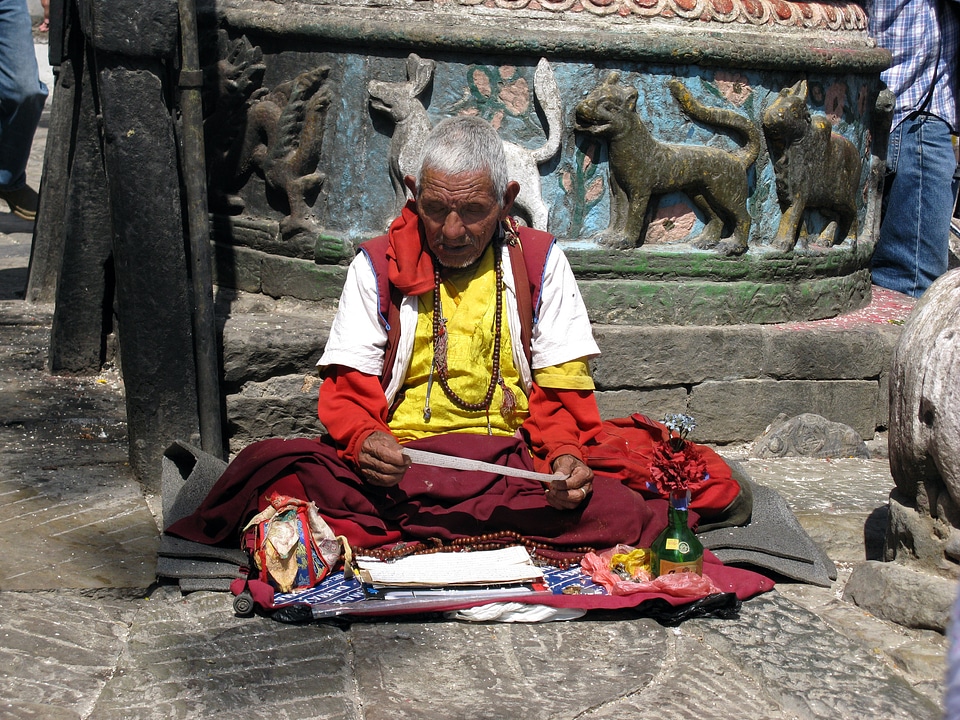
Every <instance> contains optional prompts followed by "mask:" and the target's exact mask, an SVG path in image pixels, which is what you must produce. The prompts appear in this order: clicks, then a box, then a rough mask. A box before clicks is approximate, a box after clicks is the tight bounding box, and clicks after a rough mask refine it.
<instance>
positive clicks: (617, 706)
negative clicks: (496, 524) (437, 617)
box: [0, 232, 945, 720]
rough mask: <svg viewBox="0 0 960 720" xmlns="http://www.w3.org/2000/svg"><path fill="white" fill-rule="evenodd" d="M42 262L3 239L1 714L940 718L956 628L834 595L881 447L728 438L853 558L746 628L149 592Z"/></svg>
mask: <svg viewBox="0 0 960 720" xmlns="http://www.w3.org/2000/svg"><path fill="white" fill-rule="evenodd" d="M28 256H29V234H26V235H25V234H23V233H16V232H15V233H3V234H0V336H2V337H0V357H2V365H0V381H2V385H0V418H2V423H0V497H2V498H3V503H2V505H0V521H2V522H0V698H2V699H0V717H9V718H77V717H81V718H216V717H230V718H237V717H260V716H261V715H263V714H266V713H267V712H269V714H270V715H272V716H273V717H276V718H287V717H289V718H294V717H298V718H303V717H316V718H344V719H350V720H353V719H359V718H366V719H367V720H376V719H378V718H445V719H451V718H453V719H456V718H464V719H467V718H478V719H480V718H484V719H486V718H515V717H520V716H524V717H528V718H531V719H533V718H596V719H599V718H648V717H649V718H654V717H656V718H660V717H699V718H704V719H705V720H709V719H711V718H718V719H719V718H770V719H774V718H863V717H875V718H900V717H903V718H911V719H916V718H937V717H940V716H941V710H940V708H939V703H940V696H941V694H942V688H943V682H942V676H943V657H944V650H945V648H944V639H943V637H942V636H941V635H940V634H938V633H935V632H924V631H916V630H907V629H905V628H902V627H900V626H898V625H894V624H891V623H888V622H885V621H882V620H879V619H876V618H873V617H871V616H870V615H868V614H867V613H865V612H864V611H862V610H860V609H859V608H857V607H856V606H854V605H851V604H849V603H847V602H844V601H843V600H841V599H840V595H841V592H842V587H843V582H844V580H845V579H846V577H848V576H849V573H850V570H851V569H852V568H853V567H854V566H855V565H856V564H857V563H860V562H863V561H864V560H865V559H866V558H867V557H868V556H869V553H870V552H873V551H871V549H870V546H871V542H870V532H869V527H870V523H871V518H875V517H876V515H877V513H878V512H882V509H883V507H884V505H885V503H886V496H887V493H888V492H889V490H890V488H891V487H892V480H891V479H890V476H889V471H888V469H887V463H886V460H885V459H883V458H882V457H880V458H878V459H874V460H854V459H845V460H834V461H820V460H797V459H794V460H777V461H771V460H757V459H751V458H749V456H748V454H747V453H746V452H745V449H740V453H739V454H738V453H737V452H736V450H734V449H727V452H728V455H731V456H733V457H738V459H740V460H741V462H742V463H743V464H744V466H745V468H746V469H747V471H748V472H749V473H750V474H751V475H752V476H753V477H754V479H755V480H757V481H758V482H761V483H763V484H766V485H769V486H771V487H773V488H775V489H777V490H778V491H779V492H780V493H781V494H782V495H783V496H784V498H785V499H786V500H787V501H788V502H789V504H790V505H791V507H792V508H793V510H794V512H795V513H796V514H797V517H798V518H799V519H800V521H801V523H802V524H803V525H804V527H805V528H806V529H807V531H808V532H809V533H810V535H811V536H812V537H814V538H815V539H816V540H817V541H818V542H819V543H820V544H821V546H822V547H823V548H824V549H825V550H826V551H827V552H828V554H829V555H830V556H831V558H832V559H833V560H834V561H835V562H836V563H837V566H838V569H839V579H838V580H837V582H836V583H834V585H833V587H830V588H819V587H814V586H810V585H802V584H796V583H789V582H781V583H780V584H779V585H778V586H777V589H776V590H774V591H773V592H771V593H767V594H765V595H762V596H760V597H757V598H754V599H752V600H749V601H747V602H746V603H744V605H743V608H742V610H741V613H740V616H739V618H737V619H734V620H716V619H695V620H689V621H686V622H684V623H683V624H681V625H680V626H679V627H676V628H668V627H663V626H661V625H659V624H658V623H656V622H654V621H653V620H651V619H649V618H638V617H632V616H630V615H629V614H628V613H610V614H598V615H588V616H587V618H586V619H583V620H580V621H574V622H564V623H551V624H540V625H506V624H499V625H498V624H492V625H474V624H467V623H457V622H446V621H444V622H437V621H425V620H422V619H410V620H399V621H390V622H364V623H356V624H353V625H352V626H350V627H348V628H346V629H341V628H340V627H335V626H332V625H321V624H313V625H305V626H289V625H283V624H280V623H277V622H274V621H272V620H269V619H266V618H253V619H242V618H237V617H235V616H234V614H233V611H232V607H231V598H230V597H229V596H227V595H224V594H217V593H193V594H190V595H186V596H182V595H181V594H180V592H179V590H178V589H177V588H175V587H173V586H154V580H155V562H156V548H157V542H158V521H157V518H156V508H157V507H158V506H159V502H158V498H156V497H152V496H148V495H144V493H143V492H142V491H141V489H140V487H139V485H138V484H137V483H136V482H135V480H134V479H133V478H132V476H131V474H130V471H129V468H128V466H127V463H126V435H125V423H124V414H123V412H124V411H123V397H122V392H123V387H122V383H121V381H120V379H119V376H118V375H117V373H116V372H115V371H111V370H107V371H105V372H103V373H101V374H100V375H99V376H97V377H88V378H77V377H64V376H51V375H49V374H48V373H47V372H46V370H45V355H46V347H47V341H48V333H49V325H50V320H51V313H52V307H50V306H46V305H28V304H25V303H24V302H23V301H22V300H21V299H18V298H17V295H18V294H20V295H22V290H23V281H24V280H25V277H26V263H27V259H28ZM18 288H19V289H18ZM880 446H881V447H882V443H880ZM865 538H866V540H865ZM267 709H268V710H267Z"/></svg>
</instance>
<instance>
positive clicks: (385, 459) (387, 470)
mask: <svg viewBox="0 0 960 720" xmlns="http://www.w3.org/2000/svg"><path fill="white" fill-rule="evenodd" d="M357 464H358V465H359V466H360V474H361V475H363V477H364V479H365V480H366V481H367V482H369V483H370V484H371V485H379V486H380V487H393V486H394V485H396V484H397V483H399V482H400V481H401V480H403V476H404V474H405V473H406V472H407V468H408V467H410V458H408V457H407V456H406V455H404V454H403V449H402V448H401V447H400V443H398V442H397V439H396V438H395V437H393V435H391V434H390V433H385V432H382V431H377V432H373V433H370V435H369V437H367V439H366V440H364V441H363V445H361V446H360V455H359V456H358V457H357Z"/></svg>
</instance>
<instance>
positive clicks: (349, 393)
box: [317, 365, 390, 464]
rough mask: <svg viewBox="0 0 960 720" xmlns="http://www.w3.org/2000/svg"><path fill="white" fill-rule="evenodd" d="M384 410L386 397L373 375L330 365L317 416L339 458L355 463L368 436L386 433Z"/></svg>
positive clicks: (322, 388)
mask: <svg viewBox="0 0 960 720" xmlns="http://www.w3.org/2000/svg"><path fill="white" fill-rule="evenodd" d="M387 411H388V408H387V398H386V396H385V395H384V394H383V388H381V387H380V379H379V378H378V377H376V376H375V375H367V374H366V373H362V372H360V371H359V370H354V369H353V368H348V367H344V366H343V365H333V366H331V367H330V368H329V369H328V370H327V371H326V373H325V374H324V377H323V382H322V383H321V385H320V402H319V405H318V407H317V415H318V416H319V417H320V422H322V423H323V426H324V427H325V428H326V429H327V432H328V433H329V434H330V437H332V438H333V439H334V441H335V442H336V443H337V447H338V448H339V452H340V457H342V458H343V459H345V460H347V461H349V462H352V463H354V464H356V462H357V455H358V454H359V452H360V447H361V446H362V445H363V441H364V440H366V439H367V437H368V436H369V435H370V433H372V432H376V431H377V430H380V431H382V432H386V433H389V432H390V428H389V427H388V426H387Z"/></svg>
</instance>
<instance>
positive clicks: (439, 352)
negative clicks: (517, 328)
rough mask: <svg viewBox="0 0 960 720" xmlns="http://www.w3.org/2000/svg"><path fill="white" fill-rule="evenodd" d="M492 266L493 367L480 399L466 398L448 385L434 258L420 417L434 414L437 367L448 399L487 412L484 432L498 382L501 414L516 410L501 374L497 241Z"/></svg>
mask: <svg viewBox="0 0 960 720" xmlns="http://www.w3.org/2000/svg"><path fill="white" fill-rule="evenodd" d="M494 254H495V257H494V270H495V273H496V280H495V282H496V296H497V298H496V311H495V313H494V320H493V371H492V372H491V374H490V384H489V385H488V386H487V392H486V393H485V394H484V396H483V400H481V401H480V402H467V401H466V400H464V399H463V398H462V397H460V395H458V394H457V392H456V391H455V390H454V389H453V388H451V387H450V384H449V382H448V379H449V377H450V369H449V367H448V366H447V328H446V325H447V319H446V318H445V317H443V305H442V304H441V299H440V283H441V278H440V267H439V266H440V263H439V262H438V261H437V260H436V259H434V271H433V362H432V363H431V365H430V377H429V379H428V381H427V397H426V401H425V402H424V405H423V419H424V420H425V421H427V422H429V421H430V416H431V415H432V414H433V413H432V411H431V409H430V391H431V389H432V386H433V375H434V370H436V375H437V380H438V381H439V382H440V387H442V388H443V392H444V394H445V395H446V396H447V397H448V398H449V399H450V401H451V402H452V403H453V404H454V405H456V406H457V407H459V408H461V409H462V410H469V411H472V412H486V413H487V432H488V433H492V431H491V429H490V403H491V402H492V401H493V394H494V392H496V389H497V385H500V387H501V389H502V390H503V402H502V403H501V406H500V414H501V415H503V416H504V417H505V418H509V417H511V416H512V415H513V414H514V412H515V411H516V407H517V401H516V397H515V396H514V394H513V391H511V390H510V389H509V388H508V387H507V386H506V383H504V382H503V378H502V377H501V376H500V341H501V337H502V333H503V261H502V258H501V249H500V245H499V243H497V244H496V245H495V246H494Z"/></svg>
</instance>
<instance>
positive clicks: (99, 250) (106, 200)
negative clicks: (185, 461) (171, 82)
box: [48, 0, 199, 490]
mask: <svg viewBox="0 0 960 720" xmlns="http://www.w3.org/2000/svg"><path fill="white" fill-rule="evenodd" d="M76 7H77V13H76V15H75V16H71V17H68V18H67V27H68V33H67V34H68V37H69V36H82V42H78V43H75V44H74V47H72V48H71V50H70V58H69V59H70V61H71V62H72V63H73V65H74V66H75V67H76V66H78V65H79V66H80V67H82V68H83V72H82V81H81V84H80V87H79V89H78V95H77V98H76V99H75V101H74V103H73V105H74V111H75V112H76V113H77V115H76V117H77V119H76V121H75V123H74V128H73V130H74V133H73V134H72V135H71V136H64V135H58V136H56V137H55V136H54V135H53V134H52V133H51V135H50V136H49V140H48V142H49V143H50V144H52V145H53V146H54V147H57V146H59V145H60V144H71V150H72V156H73V162H72V165H71V167H70V168H69V171H68V178H67V184H68V187H70V189H71V192H70V193H69V196H70V197H69V201H68V202H67V203H66V208H65V209H64V211H63V226H64V235H63V248H62V256H63V262H62V264H61V267H60V270H59V281H58V285H57V307H56V311H55V317H54V331H53V334H52V342H51V352H50V360H51V366H52V369H53V370H54V371H71V372H94V371H96V370H97V369H99V367H100V364H101V363H102V362H103V361H104V359H105V343H104V338H105V336H106V335H107V334H108V333H109V332H110V331H111V330H112V328H111V327H110V324H111V321H112V317H111V316H112V315H113V313H115V315H116V322H117V328H116V329H117V334H118V337H119V343H120V348H121V353H120V354H121V367H122V370H123V378H124V384H125V388H126V396H127V403H126V404H127V423H128V432H129V437H130V463H131V466H132V467H133V469H134V472H135V474H136V475H137V477H138V478H139V479H140V480H141V481H142V482H143V483H144V484H145V485H146V486H147V487H148V488H149V489H153V490H156V489H158V488H159V484H160V472H161V462H160V460H161V457H162V454H163V451H164V450H165V449H166V447H167V446H168V445H169V444H170V443H171V442H173V441H174V440H177V439H183V440H187V441H189V442H192V443H194V444H197V443H198V437H197V435H198V423H199V421H198V409H197V397H196V392H195V388H196V370H195V365H194V352H193V330H192V326H191V306H192V295H191V286H190V283H189V273H188V270H187V258H186V249H185V240H184V230H183V224H182V220H181V196H180V180H179V161H178V150H177V139H176V136H175V132H174V122H173V119H172V112H171V107H170V103H169V99H170V97H171V96H172V93H171V92H170V88H169V87H168V84H167V79H168V78H169V77H171V66H172V65H173V59H174V58H175V55H176V51H177V33H178V27H179V23H178V12H177V3H176V2H175V1H174V0H161V1H160V2H153V3H149V4H143V3H140V2H133V0H129V1H124V0H121V1H120V2H116V1H114V2H106V0H87V1H84V2H80V3H79V4H78V5H77V6H76ZM58 128H59V126H58ZM61 132H62V129H61ZM48 211H50V212H53V211H52V210H48ZM50 252H51V253H52V254H54V255H55V254H56V252H57V248H55V247H54V248H53V249H52V250H50ZM111 309H112V312H111ZM185 389H186V391H185Z"/></svg>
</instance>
